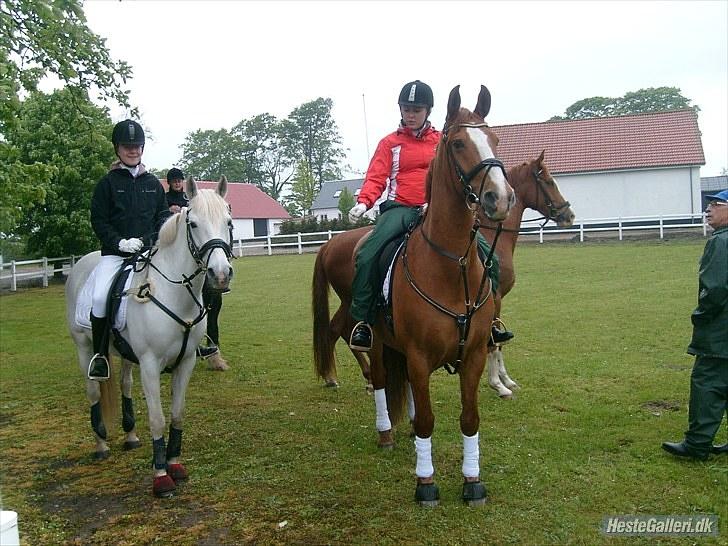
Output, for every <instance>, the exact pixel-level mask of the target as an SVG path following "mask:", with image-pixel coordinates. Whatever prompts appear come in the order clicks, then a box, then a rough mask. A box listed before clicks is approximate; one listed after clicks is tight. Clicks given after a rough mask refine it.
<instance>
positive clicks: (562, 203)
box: [516, 151, 574, 227]
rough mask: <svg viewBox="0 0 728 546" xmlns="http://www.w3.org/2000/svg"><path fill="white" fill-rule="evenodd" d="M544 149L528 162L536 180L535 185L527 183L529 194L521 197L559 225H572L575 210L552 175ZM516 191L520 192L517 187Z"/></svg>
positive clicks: (531, 178)
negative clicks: (545, 161) (545, 160)
mask: <svg viewBox="0 0 728 546" xmlns="http://www.w3.org/2000/svg"><path fill="white" fill-rule="evenodd" d="M543 158H544V151H542V152H541V155H539V156H538V158H536V159H534V160H532V161H529V162H527V163H526V164H525V165H526V168H527V169H528V177H529V179H530V180H533V181H534V184H533V185H530V184H529V185H527V187H526V188H525V191H526V192H527V194H526V195H525V196H524V197H523V198H522V199H521V200H522V201H523V203H525V204H526V206H528V207H529V208H532V209H534V210H537V211H538V212H540V213H541V214H543V216H544V218H547V219H549V220H553V221H554V222H556V223H557V224H558V225H559V227H571V225H572V224H573V223H574V211H572V210H571V203H569V202H568V201H567V200H566V199H565V198H564V196H563V195H562V194H561V191H560V190H559V185H558V184H557V183H556V180H555V179H554V177H553V176H551V172H550V171H549V168H548V167H547V166H546V163H544V160H543ZM516 192H517V193H519V197H520V192H519V190H518V189H516Z"/></svg>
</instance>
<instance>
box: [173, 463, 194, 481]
mask: <svg viewBox="0 0 728 546" xmlns="http://www.w3.org/2000/svg"><path fill="white" fill-rule="evenodd" d="M167 475H168V476H171V477H172V479H173V480H174V481H175V483H177V482H183V481H186V480H187V478H189V477H190V475H189V474H188V473H187V469H186V468H185V467H184V465H183V464H180V463H173V464H170V465H167Z"/></svg>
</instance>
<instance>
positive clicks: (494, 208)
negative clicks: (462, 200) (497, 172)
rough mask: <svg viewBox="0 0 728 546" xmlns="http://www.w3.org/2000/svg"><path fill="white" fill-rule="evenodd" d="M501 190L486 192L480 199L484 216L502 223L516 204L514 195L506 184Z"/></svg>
mask: <svg viewBox="0 0 728 546" xmlns="http://www.w3.org/2000/svg"><path fill="white" fill-rule="evenodd" d="M503 186H504V187H503V188H498V187H496V188H495V189H491V190H488V191H486V192H485V193H484V194H483V196H482V197H481V199H480V202H481V206H482V207H483V212H484V213H485V215H486V216H487V217H488V218H489V219H490V220H493V221H495V222H502V221H503V220H505V219H506V217H507V216H508V213H509V212H510V210H511V208H512V207H513V205H514V204H515V203H516V194H515V193H514V191H513V188H511V187H510V185H508V183H503Z"/></svg>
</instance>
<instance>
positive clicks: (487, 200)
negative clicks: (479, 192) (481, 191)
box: [483, 191, 498, 210]
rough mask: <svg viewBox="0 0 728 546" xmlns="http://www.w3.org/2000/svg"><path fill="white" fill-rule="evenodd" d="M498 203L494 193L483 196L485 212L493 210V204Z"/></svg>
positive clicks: (486, 193) (490, 192) (488, 192)
mask: <svg viewBox="0 0 728 546" xmlns="http://www.w3.org/2000/svg"><path fill="white" fill-rule="evenodd" d="M497 202H498V195H497V194H496V193H495V192H494V191H487V192H485V195H483V204H484V205H485V209H486V210H493V209H495V204H496V203H497Z"/></svg>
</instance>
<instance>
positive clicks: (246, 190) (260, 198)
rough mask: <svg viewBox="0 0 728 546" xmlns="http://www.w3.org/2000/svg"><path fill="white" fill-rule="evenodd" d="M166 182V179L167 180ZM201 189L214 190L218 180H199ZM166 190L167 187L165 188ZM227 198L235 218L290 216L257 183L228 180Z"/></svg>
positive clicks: (198, 185)
mask: <svg viewBox="0 0 728 546" xmlns="http://www.w3.org/2000/svg"><path fill="white" fill-rule="evenodd" d="M165 183H166V180H165ZM197 187H198V188H200V189H207V190H214V189H215V188H216V187H217V182H210V181H207V180H198V181H197ZM165 190H166V188H165ZM225 200H226V201H227V202H228V203H230V207H231V209H232V213H233V218H237V219H242V218H290V217H291V215H290V214H288V211H286V209H284V208H283V206H282V205H281V204H280V203H279V202H278V201H276V200H275V199H273V198H272V197H271V196H270V195H268V194H267V193H265V192H264V191H263V190H261V189H260V188H259V187H258V186H256V185H255V184H245V183H243V182H228V190H227V195H226V196H225Z"/></svg>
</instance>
